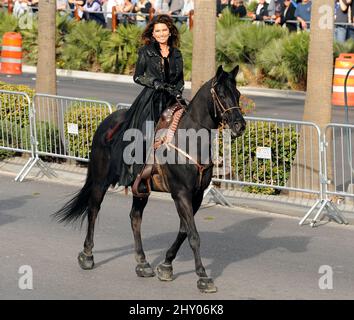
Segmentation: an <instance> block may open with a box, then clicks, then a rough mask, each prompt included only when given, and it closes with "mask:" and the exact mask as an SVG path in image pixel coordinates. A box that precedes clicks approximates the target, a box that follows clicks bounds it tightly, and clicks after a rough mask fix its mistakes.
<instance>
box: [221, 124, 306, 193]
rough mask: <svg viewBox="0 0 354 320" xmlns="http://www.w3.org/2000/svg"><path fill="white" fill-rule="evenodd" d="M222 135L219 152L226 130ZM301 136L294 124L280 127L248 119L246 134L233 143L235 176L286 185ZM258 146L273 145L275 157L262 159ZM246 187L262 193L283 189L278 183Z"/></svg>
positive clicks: (246, 179)
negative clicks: (257, 154)
mask: <svg viewBox="0 0 354 320" xmlns="http://www.w3.org/2000/svg"><path fill="white" fill-rule="evenodd" d="M219 139H220V140H219V143H220V144H219V152H220V154H221V155H222V154H223V152H224V145H223V140H222V134H220V137H219ZM298 139H299V134H298V133H297V131H296V129H295V127H294V126H288V127H279V126H277V125H276V124H275V123H267V122H248V125H247V129H246V131H245V133H244V135H243V136H242V137H239V138H237V139H234V140H233V141H232V143H231V161H232V162H231V167H232V177H233V178H234V179H235V178H236V179H237V180H239V181H244V182H251V183H261V184H273V185H274V184H275V185H279V186H285V185H286V183H287V181H288V179H289V176H290V168H291V165H292V163H293V161H294V158H295V155H296V150H297V141H298ZM257 147H269V148H271V160H268V159H258V158H257V156H256V150H257ZM225 148H227V145H226V144H225ZM225 152H226V153H228V152H229V151H226V150H225ZM243 190H244V191H247V192H253V193H262V194H279V193H280V189H279V188H278V189H277V188H276V187H258V186H245V187H243Z"/></svg>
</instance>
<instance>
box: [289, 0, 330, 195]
mask: <svg viewBox="0 0 354 320" xmlns="http://www.w3.org/2000/svg"><path fill="white" fill-rule="evenodd" d="M333 12H334V2H333V1H332V0H313V1H312V13H311V33H310V47H309V57H308V71H307V93H306V100H305V108H304V115H303V120H304V121H310V122H314V123H316V124H317V125H318V126H319V127H320V129H321V130H322V129H323V128H324V127H325V126H326V125H327V124H328V123H329V122H331V116H332V103H331V90H332V75H333V26H334V24H333V16H334V14H333ZM310 135H311V133H310V131H309V130H308V129H305V128H302V129H301V132H300V140H299V142H300V143H299V145H298V154H297V156H296V159H295V164H294V166H293V168H292V175H291V176H292V178H291V185H292V186H297V187H299V188H306V189H308V188H312V187H313V186H314V187H316V189H319V179H320V176H319V175H320V172H319V167H318V163H319V152H318V150H319V144H318V141H317V140H316V139H313V140H312V142H311V143H310V142H309V139H308V137H309V136H310ZM330 167H331V164H329V168H330ZM329 174H330V175H331V173H330V172H329ZM295 176H297V178H293V177H295ZM295 180H296V181H295Z"/></svg>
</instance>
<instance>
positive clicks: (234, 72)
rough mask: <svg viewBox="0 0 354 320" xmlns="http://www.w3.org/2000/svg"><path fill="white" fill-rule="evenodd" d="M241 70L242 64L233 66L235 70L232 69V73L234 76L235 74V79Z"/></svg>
mask: <svg viewBox="0 0 354 320" xmlns="http://www.w3.org/2000/svg"><path fill="white" fill-rule="evenodd" d="M239 71H240V66H239V65H237V66H236V67H235V68H233V70H232V71H231V74H232V76H233V78H234V79H235V78H236V76H237V74H238V72H239Z"/></svg>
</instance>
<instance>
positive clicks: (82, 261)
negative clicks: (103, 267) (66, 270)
mask: <svg viewBox="0 0 354 320" xmlns="http://www.w3.org/2000/svg"><path fill="white" fill-rule="evenodd" d="M77 260H78V261H79V266H80V267H81V269H83V270H91V269H93V266H94V265H95V262H94V261H93V255H91V256H88V255H86V254H85V253H84V252H80V253H79V256H78V257H77Z"/></svg>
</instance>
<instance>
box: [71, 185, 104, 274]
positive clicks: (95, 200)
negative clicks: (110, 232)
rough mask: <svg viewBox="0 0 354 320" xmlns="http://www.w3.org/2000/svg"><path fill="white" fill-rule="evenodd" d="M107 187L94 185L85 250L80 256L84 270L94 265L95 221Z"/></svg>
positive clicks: (88, 215) (89, 207)
mask: <svg viewBox="0 0 354 320" xmlns="http://www.w3.org/2000/svg"><path fill="white" fill-rule="evenodd" d="M107 189H108V187H102V186H100V185H99V184H96V185H95V186H93V187H92V191H91V196H90V200H89V206H88V213H87V221H88V226H87V234H86V239H85V242H84V250H83V251H82V252H80V253H79V256H78V261H79V265H80V267H81V268H82V269H84V270H90V269H92V268H93V266H94V260H93V254H92V249H93V246H94V242H93V236H94V230H95V222H96V218H97V215H98V211H99V210H100V208H101V203H102V200H103V197H104V195H105V194H106V192H107Z"/></svg>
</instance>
